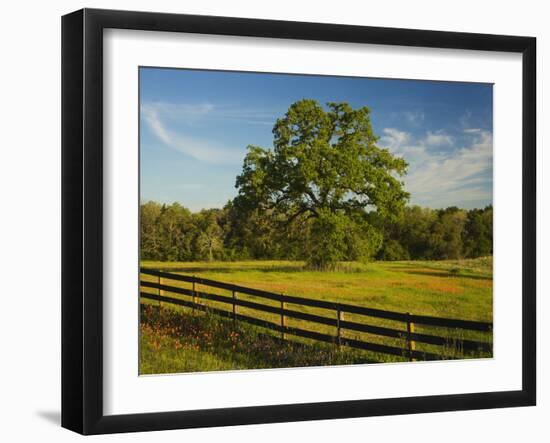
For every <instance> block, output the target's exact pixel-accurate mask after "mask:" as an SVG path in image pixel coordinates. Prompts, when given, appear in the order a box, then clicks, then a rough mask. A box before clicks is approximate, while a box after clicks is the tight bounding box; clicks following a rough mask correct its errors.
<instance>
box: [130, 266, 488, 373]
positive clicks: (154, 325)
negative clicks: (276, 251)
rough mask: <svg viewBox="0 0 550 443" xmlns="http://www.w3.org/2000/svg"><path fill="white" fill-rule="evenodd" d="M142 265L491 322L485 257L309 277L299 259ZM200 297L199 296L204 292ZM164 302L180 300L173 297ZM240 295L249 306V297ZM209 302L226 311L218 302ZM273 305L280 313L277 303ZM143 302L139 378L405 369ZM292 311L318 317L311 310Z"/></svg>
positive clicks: (376, 357) (364, 354)
mask: <svg viewBox="0 0 550 443" xmlns="http://www.w3.org/2000/svg"><path fill="white" fill-rule="evenodd" d="M141 266H142V267H144V268H152V269H162V270H165V271H168V272H175V273H181V274H185V275H194V276H197V277H202V278H208V279H212V280H217V281H221V282H226V283H233V284H238V285H242V286H246V287H250V288H255V289H262V290H266V291H270V292H275V293H281V294H286V295H293V296H300V297H305V298H313V299H318V300H326V301H335V302H342V303H349V304H353V305H358V306H365V307H369V308H377V309H383V310H389V311H396V312H410V313H412V314H417V315H429V316H435V317H445V318H455V319H463V320H477V321H486V322H491V321H492V313H493V297H492V287H493V286H492V285H493V281H492V258H491V257H482V258H477V259H466V260H445V261H397V262H382V261H379V262H371V263H358V262H344V263H341V264H339V265H338V268H337V269H335V270H331V271H311V270H308V269H307V268H306V267H305V264H304V263H303V262H296V261H240V262H155V261H142V263H141ZM148 279H149V280H154V279H155V278H154V277H152V276H146V275H142V280H148ZM170 284H171V285H172V284H173V282H171V283H170ZM178 285H179V286H181V287H189V284H187V283H184V282H178ZM176 286H177V285H176ZM197 290H198V291H201V288H200V287H199V288H197ZM204 290H205V291H206V290H207V291H208V292H211V293H217V294H220V295H228V294H227V291H225V293H224V291H223V290H219V289H218V290H216V289H214V288H208V289H206V288H204ZM145 292H147V291H145ZM149 292H151V293H157V292H156V291H155V290H154V289H149ZM165 295H169V296H171V297H172V296H173V297H176V298H177V296H176V295H174V294H171V293H170V294H165ZM239 297H242V298H243V299H250V300H253V299H254V298H253V296H244V295H239ZM205 303H207V304H209V305H211V306H212V307H220V308H222V307H223V308H224V309H228V308H227V306H223V305H221V304H219V303H216V302H211V301H208V302H205ZM268 303H269V301H268ZM272 303H273V305H274V306H275V305H276V302H272ZM143 304H144V305H145V306H142V316H141V320H142V322H141V354H140V372H141V373H142V374H151V373H168V372H172V373H173V372H193V371H210V370H226V369H245V368H264V367H291V366H317V365H327V364H353V363H372V362H391V361H403V359H400V358H399V357H395V356H388V355H384V354H378V353H374V352H370V351H358V350H352V349H345V348H346V347H345V346H343V347H342V348H341V349H338V348H336V347H334V346H331V345H323V344H319V343H314V342H312V341H311V340H307V339H298V338H292V339H291V340H288V339H287V340H285V341H282V340H280V337H278V336H277V335H276V333H272V334H270V333H269V332H268V331H266V330H261V329H260V328H257V327H252V326H250V325H244V324H240V322H232V321H227V320H223V319H219V318H214V317H215V316H212V315H208V314H207V315H204V314H198V313H192V312H191V311H190V310H189V309H186V308H178V307H176V308H174V307H171V306H169V305H168V304H166V303H161V307H159V306H158V305H159V303H157V302H152V301H144V302H143ZM292 308H293V309H302V310H304V311H305V312H309V313H314V314H321V312H320V311H321V310H319V309H317V308H304V307H301V308H298V307H292ZM238 309H239V313H243V314H246V315H253V316H255V317H257V318H262V319H265V320H268V321H273V322H276V321H277V318H276V316H275V315H274V314H269V313H262V312H258V311H253V310H251V309H248V308H243V307H239V308H238ZM325 314H326V313H323V315H325ZM346 320H348V321H355V320H358V319H357V316H356V315H355V314H346ZM363 321H364V320H363ZM369 324H372V325H375V326H385V327H391V328H400V329H402V328H404V327H405V325H404V324H403V323H400V322H397V321H393V320H384V319H377V318H369ZM288 326H296V327H301V328H306V329H312V330H314V331H319V332H323V333H330V334H333V333H334V328H331V327H330V326H324V325H314V324H311V323H309V322H307V321H304V320H298V319H288ZM417 331H418V332H421V333H432V334H433V333H437V335H444V336H445V335H446V334H449V336H450V337H451V336H452V334H456V333H457V332H456V331H448V330H446V328H436V327H419V328H418V329H417ZM205 334H206V335H205ZM346 337H348V338H357V339H362V340H368V341H370V342H373V343H382V344H390V345H403V343H399V341H400V340H399V339H392V338H388V337H380V336H376V335H373V334H367V333H362V332H353V331H346ZM453 337H454V336H453ZM457 338H467V339H475V340H484V341H487V335H486V334H485V336H483V337H482V333H479V332H474V331H467V332H461V335H460V337H457ZM490 338H491V337H489V339H490ZM419 347H420V348H421V349H424V350H426V351H428V352H431V351H433V348H434V347H433V346H432V345H419ZM490 356H491V355H490V354H484V355H468V356H466V355H458V354H456V352H454V351H453V350H449V358H475V357H490Z"/></svg>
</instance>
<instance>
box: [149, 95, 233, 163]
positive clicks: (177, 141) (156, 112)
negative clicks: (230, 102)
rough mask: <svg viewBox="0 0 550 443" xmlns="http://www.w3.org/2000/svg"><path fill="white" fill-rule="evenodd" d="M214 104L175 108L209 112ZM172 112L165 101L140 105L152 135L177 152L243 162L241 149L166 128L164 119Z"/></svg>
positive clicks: (213, 160)
mask: <svg viewBox="0 0 550 443" xmlns="http://www.w3.org/2000/svg"><path fill="white" fill-rule="evenodd" d="M212 109H213V107H210V106H206V105H204V106H200V107H198V108H186V107H181V106H180V107H178V109H177V112H179V113H180V115H181V113H185V114H186V115H194V116H196V115H198V114H199V113H202V114H208V113H209V112H211V110H212ZM174 112H176V111H175V110H174V109H173V108H172V107H171V106H169V105H166V104H158V103H157V104H143V105H142V106H141V114H142V116H143V119H144V121H145V123H146V124H147V126H148V127H149V128H150V129H151V131H152V132H153V134H154V135H155V136H156V137H157V138H158V139H159V140H160V141H161V142H162V143H164V144H165V145H166V146H169V147H170V148H172V149H175V150H176V151H180V152H182V153H184V154H186V155H188V156H190V157H192V158H194V159H196V160H200V161H204V162H208V163H232V164H237V163H240V162H241V161H242V155H243V153H242V150H238V149H235V148H231V147H228V146H225V145H224V144H223V143H216V142H212V141H211V140H206V139H203V138H200V137H192V136H189V135H186V134H183V133H181V131H179V130H178V131H175V130H171V129H169V128H168V125H167V124H166V122H165V120H167V119H173V118H174Z"/></svg>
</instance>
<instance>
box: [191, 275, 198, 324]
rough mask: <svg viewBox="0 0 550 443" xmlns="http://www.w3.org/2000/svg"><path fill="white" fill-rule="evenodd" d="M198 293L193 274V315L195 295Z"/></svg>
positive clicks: (193, 311)
mask: <svg viewBox="0 0 550 443" xmlns="http://www.w3.org/2000/svg"><path fill="white" fill-rule="evenodd" d="M196 294H197V293H196V292H195V276H193V298H192V300H193V307H192V308H191V309H192V311H191V312H192V313H193V315H195V296H196Z"/></svg>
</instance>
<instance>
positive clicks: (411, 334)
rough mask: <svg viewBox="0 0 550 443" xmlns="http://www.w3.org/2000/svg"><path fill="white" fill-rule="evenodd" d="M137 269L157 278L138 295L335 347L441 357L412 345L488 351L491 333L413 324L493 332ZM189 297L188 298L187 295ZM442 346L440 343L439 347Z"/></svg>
mask: <svg viewBox="0 0 550 443" xmlns="http://www.w3.org/2000/svg"><path fill="white" fill-rule="evenodd" d="M141 273H142V274H145V275H149V276H153V277H157V279H156V281H146V280H141V281H140V285H141V288H151V289H156V290H157V294H154V293H150V292H145V291H143V290H140V295H141V297H142V298H143V299H149V300H156V301H159V302H162V303H170V304H174V305H179V306H184V307H187V308H191V309H193V310H195V309H196V310H199V311H208V312H211V313H214V314H217V315H219V316H222V317H226V318H231V319H233V320H235V321H237V320H238V321H243V322H246V323H249V324H252V325H256V326H260V327H263V328H267V329H270V330H273V331H276V332H278V333H280V334H281V337H282V338H283V339H284V338H285V337H286V336H287V335H294V336H297V337H303V338H307V339H312V340H317V341H321V342H326V343H333V344H336V345H339V346H349V347H351V348H356V349H363V350H367V351H373V352H380V353H383V354H390V355H396V356H401V357H405V358H408V359H410V360H411V361H412V360H442V359H448V358H449V356H445V355H442V354H441V353H434V352H425V351H423V350H418V349H416V343H426V344H428V345H435V346H440V347H445V348H447V349H449V348H452V349H455V350H459V351H460V352H461V353H462V352H475V353H479V354H481V353H485V354H487V353H492V348H493V345H492V335H491V342H485V341H477V340H468V339H463V338H449V336H447V337H443V336H438V335H432V334H425V333H419V332H417V331H415V326H416V325H428V326H435V327H442V328H449V329H453V330H469V331H479V332H484V333H492V328H493V325H492V323H486V322H478V321H471V320H459V319H450V318H440V317H430V316H426V315H415V314H411V313H400V312H392V311H385V310H381V309H373V308H367V307H363V306H355V305H350V304H345V303H337V302H329V301H324V300H313V299H309V298H303V297H295V296H290V295H284V294H276V293H272V292H267V291H263V290H259V289H253V288H248V287H244V286H239V285H234V284H230V283H223V282H219V281H215V280H210V279H205V278H199V277H195V276H189V275H181V274H174V273H169V272H164V271H160V270H153V269H146V268H141ZM166 280H171V281H178V282H186V283H189V284H190V285H191V287H190V288H183V287H178V286H173V285H169V284H166V283H167V282H166ZM197 285H201V286H203V287H211V288H218V289H222V290H227V291H229V292H230V294H231V295H230V296H223V295H218V294H213V293H209V292H206V291H203V290H202V289H203V288H202V287H201V291H199V290H198V289H197ZM167 292H170V293H173V294H178V295H183V296H186V299H181V298H175V297H170V296H168V295H166V293H167ZM239 294H246V295H248V296H253V297H254V299H256V298H258V299H259V300H262V299H263V300H272V301H275V302H278V303H277V306H273V305H267V304H262V303H258V302H257V301H251V300H243V299H240V298H239V297H238V295H239ZM187 297H188V299H187ZM203 300H210V301H212V302H219V303H222V304H223V306H227V309H220V308H217V307H213V306H208V305H206V304H204V302H202V301H203ZM288 304H292V305H297V306H300V307H313V308H321V309H323V310H327V311H330V312H331V316H330V317H326V316H321V315H317V314H313V313H307V312H301V311H297V310H293V309H288V308H287V305H288ZM238 307H243V308H249V309H252V310H254V311H260V312H264V313H270V314H275V315H276V316H277V318H278V319H279V321H278V322H276V323H275V322H273V321H268V320H264V319H260V318H257V317H253V316H250V315H243V314H242V313H239V312H238V309H237V308H238ZM344 313H351V314H359V315H361V316H367V317H374V318H378V319H385V320H393V321H398V322H403V323H405V325H406V329H403V330H399V329H394V328H388V327H382V326H374V325H371V324H365V323H359V322H356V321H348V320H345V318H344ZM288 318H292V319H298V320H304V321H307V322H312V323H316V324H321V325H326V326H331V327H334V332H335V335H331V334H324V333H321V332H317V331H310V330H306V329H301V328H296V327H290V326H288V325H287V319H288ZM344 330H350V331H356V332H364V333H368V334H374V335H376V336H383V337H391V338H397V339H402V340H401V341H402V342H403V344H404V345H405V346H404V347H397V346H390V345H386V344H380V343H373V342H369V341H364V340H358V339H352V338H348V337H345V336H344V334H343V331H344ZM437 349H440V348H437Z"/></svg>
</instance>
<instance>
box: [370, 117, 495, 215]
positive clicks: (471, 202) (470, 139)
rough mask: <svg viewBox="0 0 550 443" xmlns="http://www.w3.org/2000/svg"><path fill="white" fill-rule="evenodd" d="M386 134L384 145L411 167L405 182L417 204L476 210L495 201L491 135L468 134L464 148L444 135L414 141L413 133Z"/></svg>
mask: <svg viewBox="0 0 550 443" xmlns="http://www.w3.org/2000/svg"><path fill="white" fill-rule="evenodd" d="M383 134H384V135H383V136H382V138H381V140H380V144H381V145H382V146H385V147H387V148H389V149H390V150H391V151H392V152H394V153H395V154H397V155H399V156H401V157H403V158H405V159H406V160H407V162H408V163H409V173H408V174H407V176H406V177H405V179H404V181H405V187H406V189H407V190H408V191H409V192H411V195H412V202H413V203H416V204H421V205H427V206H432V207H444V206H450V205H466V206H475V205H476V204H478V203H479V204H486V202H490V201H491V200H492V167H493V136H492V133H491V132H489V131H484V130H479V131H472V132H469V133H466V134H467V136H466V139H467V140H466V141H465V142H464V141H463V144H462V145H460V146H457V142H456V140H455V139H454V138H453V137H451V136H449V135H447V134H445V133H441V132H437V133H430V132H428V133H426V134H425V135H424V136H422V137H416V138H414V137H412V135H411V134H410V133H407V132H404V131H400V130H397V129H395V128H386V129H384V131H383ZM436 147H439V148H445V149H434V148H436Z"/></svg>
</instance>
